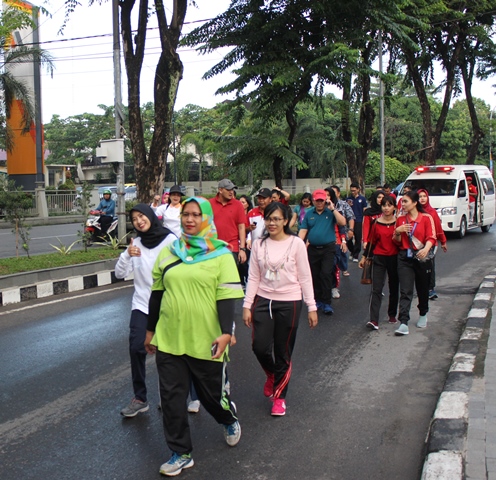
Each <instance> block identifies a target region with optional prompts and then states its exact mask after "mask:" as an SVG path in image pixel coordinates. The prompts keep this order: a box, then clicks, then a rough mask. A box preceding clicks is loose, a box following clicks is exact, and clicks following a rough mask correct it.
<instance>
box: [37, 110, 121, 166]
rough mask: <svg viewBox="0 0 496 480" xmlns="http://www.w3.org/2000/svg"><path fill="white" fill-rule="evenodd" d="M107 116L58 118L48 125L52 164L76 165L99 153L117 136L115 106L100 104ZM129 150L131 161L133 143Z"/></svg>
mask: <svg viewBox="0 0 496 480" xmlns="http://www.w3.org/2000/svg"><path fill="white" fill-rule="evenodd" d="M99 108H100V109H101V110H103V114H101V115H98V114H93V113H82V114H80V115H74V116H71V117H67V118H65V119H63V118H60V116H59V115H54V116H53V117H52V119H51V120H50V122H49V123H47V124H45V140H46V146H47V149H48V150H49V151H50V154H49V156H48V157H47V160H46V161H47V163H48V164H73V165H75V164H76V163H77V162H81V161H83V160H85V159H86V158H87V157H88V156H92V155H94V154H95V149H96V147H98V146H99V144H100V141H101V140H104V139H108V138H112V137H113V136H114V133H115V121H114V107H107V106H105V105H99ZM125 143H127V145H126V148H125V151H126V152H127V157H128V158H129V157H130V155H129V140H127V142H125Z"/></svg>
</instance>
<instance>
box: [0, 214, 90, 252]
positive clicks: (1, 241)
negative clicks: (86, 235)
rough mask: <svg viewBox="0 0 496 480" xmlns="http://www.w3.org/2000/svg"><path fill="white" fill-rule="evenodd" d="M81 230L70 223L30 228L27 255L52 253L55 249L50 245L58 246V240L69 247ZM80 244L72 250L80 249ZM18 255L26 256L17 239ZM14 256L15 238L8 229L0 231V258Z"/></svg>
mask: <svg viewBox="0 0 496 480" xmlns="http://www.w3.org/2000/svg"><path fill="white" fill-rule="evenodd" d="M78 230H82V225H81V224H79V223H70V224H67V225H46V226H41V227H31V229H30V231H29V235H30V238H31V241H30V242H29V253H30V254H32V255H36V254H38V253H53V252H55V249H54V248H53V247H51V246H50V244H52V245H55V246H57V247H58V246H59V240H60V242H62V243H63V244H64V245H66V246H69V245H70V244H71V243H72V242H74V241H76V240H78V239H79V237H78V235H77V232H78ZM81 248H82V247H81V245H80V244H76V245H74V247H73V249H75V250H79V249H81ZM19 255H26V254H25V252H24V250H22V241H21V240H20V238H19ZM15 256H16V236H15V234H14V233H12V229H10V228H6V229H5V228H2V229H0V258H6V257H15Z"/></svg>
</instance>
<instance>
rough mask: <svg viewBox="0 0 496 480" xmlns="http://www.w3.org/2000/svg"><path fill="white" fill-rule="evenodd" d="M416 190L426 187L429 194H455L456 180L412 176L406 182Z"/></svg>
mask: <svg viewBox="0 0 496 480" xmlns="http://www.w3.org/2000/svg"><path fill="white" fill-rule="evenodd" d="M405 184H406V185H410V186H411V187H412V189H414V190H420V189H421V188H424V189H425V190H427V192H429V196H431V197H432V196H441V197H443V196H451V195H454V194H455V190H456V180H455V179H448V178H446V179H444V178H412V179H410V180H407V181H406V182H405Z"/></svg>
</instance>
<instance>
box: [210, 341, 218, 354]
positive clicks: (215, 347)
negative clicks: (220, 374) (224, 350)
mask: <svg viewBox="0 0 496 480" xmlns="http://www.w3.org/2000/svg"><path fill="white" fill-rule="evenodd" d="M217 346H218V345H217V343H215V344H214V345H212V348H211V349H210V351H211V352H212V357H215V354H216V353H217Z"/></svg>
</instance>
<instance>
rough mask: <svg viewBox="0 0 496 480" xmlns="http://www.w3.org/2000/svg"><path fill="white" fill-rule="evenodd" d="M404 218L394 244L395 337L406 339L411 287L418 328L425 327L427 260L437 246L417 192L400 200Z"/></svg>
mask: <svg viewBox="0 0 496 480" xmlns="http://www.w3.org/2000/svg"><path fill="white" fill-rule="evenodd" d="M401 203H402V206H403V210H404V211H405V215H401V216H399V217H398V219H397V220H396V228H395V230H394V236H393V240H394V242H395V243H396V244H397V245H398V247H399V250H400V251H399V253H398V277H399V281H400V313H399V318H398V319H399V321H400V322H401V325H400V326H399V328H398V329H397V330H396V331H395V332H394V333H395V334H396V335H398V336H400V335H408V333H409V332H408V321H409V320H410V307H411V305H412V299H413V287H414V285H415V288H416V289H417V295H418V301H419V303H418V309H419V313H420V318H419V320H418V322H417V327H419V328H425V327H426V326H427V313H428V312H429V281H430V276H431V268H432V261H431V260H429V259H428V257H427V256H428V253H429V250H430V249H431V248H432V247H433V246H434V245H436V242H437V240H436V227H435V225H434V220H433V218H432V217H431V216H430V215H429V214H427V213H425V211H424V209H423V208H422V205H420V203H419V195H418V193H417V192H406V193H405V195H404V196H403V198H402V199H401Z"/></svg>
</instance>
